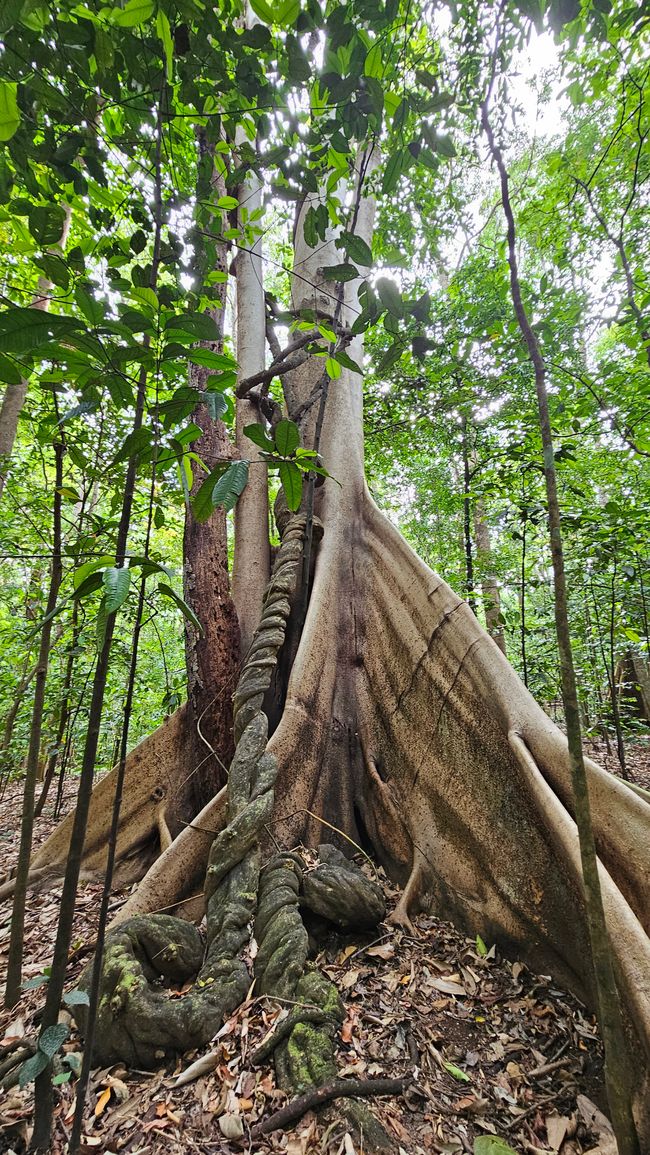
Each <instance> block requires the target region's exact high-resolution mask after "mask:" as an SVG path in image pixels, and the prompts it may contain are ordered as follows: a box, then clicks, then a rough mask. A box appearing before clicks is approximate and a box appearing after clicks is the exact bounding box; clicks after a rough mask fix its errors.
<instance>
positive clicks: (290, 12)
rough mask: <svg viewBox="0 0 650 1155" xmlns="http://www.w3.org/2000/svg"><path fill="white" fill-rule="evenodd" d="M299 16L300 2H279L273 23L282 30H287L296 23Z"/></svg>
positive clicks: (289, 0)
mask: <svg viewBox="0 0 650 1155" xmlns="http://www.w3.org/2000/svg"><path fill="white" fill-rule="evenodd" d="M299 15H300V0H280V3H279V4H278V5H277V6H276V8H275V21H276V23H277V24H280V25H281V26H282V28H289V27H290V26H291V25H292V24H295V23H296V20H297V19H298V17H299Z"/></svg>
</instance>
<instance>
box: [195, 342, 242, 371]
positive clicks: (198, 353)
mask: <svg viewBox="0 0 650 1155" xmlns="http://www.w3.org/2000/svg"><path fill="white" fill-rule="evenodd" d="M186 356H187V359H188V361H191V362H192V364H193V365H204V366H205V367H206V369H236V368H237V362H236V361H234V360H233V358H232V357H228V355H227V354H226V353H213V352H212V350H211V349H203V348H201V346H200V345H197V346H196V347H195V348H193V349H188V350H187V354H186Z"/></svg>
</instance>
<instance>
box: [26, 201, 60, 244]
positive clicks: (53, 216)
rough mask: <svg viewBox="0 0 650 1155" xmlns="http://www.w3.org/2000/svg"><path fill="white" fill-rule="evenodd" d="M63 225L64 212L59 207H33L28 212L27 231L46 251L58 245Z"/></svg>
mask: <svg viewBox="0 0 650 1155" xmlns="http://www.w3.org/2000/svg"><path fill="white" fill-rule="evenodd" d="M64 223H65V210H64V209H62V208H61V207H60V206H59V205H33V206H32V208H31V209H30V210H29V231H30V233H31V234H32V236H33V237H34V240H36V241H37V242H38V244H39V245H41V247H42V248H44V249H46V248H48V247H49V246H50V245H58V243H59V241H60V240H61V234H62V232H63V226H64Z"/></svg>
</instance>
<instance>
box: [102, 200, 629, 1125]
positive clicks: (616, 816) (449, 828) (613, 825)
mask: <svg viewBox="0 0 650 1155" xmlns="http://www.w3.org/2000/svg"><path fill="white" fill-rule="evenodd" d="M307 207H308V206H307ZM304 211H305V206H303V213H304ZM370 230H371V206H370V205H369V204H368V203H367V202H366V203H364V204H362V206H361V209H360V212H359V214H358V220H357V221H356V228H355V231H356V232H357V233H358V234H360V235H362V236H364V235H365V236H366V238H367V237H368V235H369V232H370ZM339 259H340V258H339V254H338V252H337V250H336V249H335V247H334V243H333V238H330V239H329V241H328V242H327V243H326V245H325V246H323V245H322V244H319V246H318V248H317V249H314V250H312V249H309V247H308V246H307V245H306V242H305V240H304V229H303V227H302V221H301V220H300V219H299V221H298V227H297V230H296V254H295V266H294V267H295V269H296V272H297V273H299V274H300V279H298V278H296V279H295V283H294V300H293V308H294V310H295V311H296V312H299V311H300V310H303V309H310V310H313V311H315V312H316V313H317V314H318V315H319V316H320V317H321V318H323V319H331V318H332V317H336V314H337V297H336V294H333V293H332V282H331V281H329V280H324V279H323V277H322V269H323V268H324V267H327V266H331V265H335V264H337V263H338V262H339ZM355 308H356V289H355V285H354V284H352V285H348V286H347V287H346V297H345V305H344V307H343V308H342V309H340V307H339V317H338V320H340V322H341V323H342V324H343V325H344V326H345V325H349V324H350V321H351V319H353V316H354V310H355ZM259 340H260V342H262V341H263V340H264V334H263V333H260V334H259ZM350 351H351V353H352V356H353V357H355V359H357V360H358V359H359V358H360V356H361V349H360V348H358V347H357V348H356V349H355V347H354V344H353V345H352V346H350ZM324 387H325V386H324V384H323V362H322V359H320V358H311V359H309V360H307V361H306V362H305V363H304V364H303V365H301V366H300V368H299V369H297V370H295V371H294V372H293V373H292V374H291V376H290V377H289V378H288V379H287V380H286V381H285V397H286V401H287V407H288V415H289V417H294V418H295V419H296V420H298V421H299V424H300V425H301V432H302V440H303V444H304V445H306V446H310V445H312V444H313V440H314V435H315V433H314V431H315V428H316V424H317V416H318V412H319V410H320V405H321V399H322V395H323V394H322V391H323V388H324ZM326 390H327V392H326V396H325V402H324V409H323V413H324V421H323V426H322V432H321V435H320V440H319V445H318V449H319V452H320V454H321V456H322V459H323V461H324V463H325V465H326V467H327V470H328V471H329V473H330V475H331V477H330V479H329V480H327V481H326V482H325V484H324V485H323V486H322V487H320V488H319V489H317V490H316V494H315V504H314V514H315V517H316V518H317V519H318V524H319V526H322V531H323V532H322V539H321V540H320V541H318V540H317V537H318V535H317V534H314V535H313V541H312V548H313V552H314V554H315V569H314V576H313V582H312V584H311V588H310V591H309V602H308V608H307V613H306V617H305V620H304V624H303V625H302V628H301V633H300V637H299V640H298V644H297V649H296V653H295V657H294V659H293V662H292V663H291V669H290V671H288V676H287V679H286V683H285V684H284V685H282V686H281V693H280V695H279V697H278V693H277V692H276V693H275V694H274V702H275V703H276V706H277V708H276V711H275V713H274V712H273V711H271V710H270V709H267V713H268V715H269V735H270V736H269V739H268V746H267V753H269V754H271V755H273V758H274V759H275V761H276V763H277V779H276V783H275V802H274V806H273V813H272V818H271V821H270V826H271V829H272V831H273V836H274V839H275V840H276V842H278V843H279V844H280V845H283V846H285V847H287V848H292V847H294V846H295V845H296V844H297V843H299V842H300V841H304V842H306V843H309V844H315V843H318V842H320V841H322V840H323V826H322V822H321V821H320V820H321V819H322V820H325V821H326V822H327V823H328V824H330V825H331V826H332V825H333V826H334V827H336V828H338V829H339V830H340V831H342V832H343V833H344V834H345V835H347V836H348V837H349V838H351V839H353V840H354V841H355V842H357V843H361V844H362V845H364V846H365V847H366V848H368V849H369V850H370V849H371V850H372V852H374V854H375V855H376V856H377V858H378V859H379V860H380V861H381V862H382V863H383V865H384V866H385V868H386V870H387V871H388V873H389V874H390V875H391V876H392V877H393V878H395V879H396V880H398V881H399V882H400V883H401V884H402V885H403V887H404V889H403V893H402V897H401V900H400V902H399V905H398V907H397V910H396V912H395V915H394V917H395V919H396V920H398V921H402V922H404V923H406V924H407V925H408V923H409V919H410V918H411V917H412V915H413V914H414V913H415V912H416V911H417V910H418V909H421V908H427V909H433V910H435V912H436V913H438V914H441V915H445V916H448V917H450V918H452V919H453V920H454V921H455V922H456V923H457V924H459V925H460V926H462V927H464V928H466V929H467V930H469V931H471V932H474V933H480V934H481V936H482V937H483V938H484V939H490V940H492V939H496V940H497V941H498V942H499V943H501V944H502V945H503V946H504V947H506V948H510V949H512V950H515V951H516V952H517V954H518V956H519V957H523V958H524V959H527V960H528V961H529V962H530V963H531V965H532V966H534V968H535V969H536V970H542V971H550V972H551V973H553V974H554V975H555V976H556V977H557V978H558V979H559V980H560V981H562V982H564V983H565V984H566V985H567V986H569V987H570V988H571V989H572V990H574V991H576V992H578V993H579V994H582V995H583V996H584V997H585V998H586V999H587V1000H588V1001H590V1002H592V1003H593V994H594V992H593V976H592V968H591V962H590V949H589V938H588V930H587V922H586V917H585V911H584V898H583V888H582V879H581V867H580V855H579V848H578V838H577V832H576V826H575V822H574V819H573V816H572V810H573V801H572V789H571V778H570V766H569V758H568V752H567V744H566V740H565V738H564V736H563V734H562V733H561V732H560V731H559V730H558V729H557V728H556V727H555V726H554V725H553V723H552V722H551V721H550V720H549V718H548V717H547V716H546V715H545V714H544V713H543V711H542V710H541V709H540V707H539V706H538V705H537V704H536V703H535V701H534V699H533V698H532V697H531V695H530V694H529V693H528V691H527V690H526V688H525V687H524V686H523V684H522V682H521V681H520V679H519V678H518V676H517V674H516V673H515V671H514V670H513V669H512V667H511V666H510V665H509V663H508V662H507V660H506V658H505V657H504V655H503V654H502V653H501V652H500V650H499V648H498V647H497V645H496V644H495V643H494V641H493V640H492V639H491V638H490V637H489V636H488V634H487V633H486V632H485V631H484V630H483V629H482V628H481V626H480V624H479V623H478V621H477V619H476V617H475V616H474V614H473V613H472V612H471V610H470V609H469V607H468V606H467V604H466V603H465V602H463V601H462V600H461V599H460V598H459V597H458V596H457V595H456V594H454V593H453V591H452V590H451V589H450V588H449V587H448V586H447V585H446V583H445V582H444V581H443V580H442V579H441V578H440V577H438V576H437V575H436V574H434V573H432V572H431V571H430V570H429V569H428V568H427V566H425V565H424V564H423V563H422V562H421V561H420V560H419V559H418V557H417V556H416V555H415V554H414V553H413V551H412V550H411V549H410V547H409V546H408V544H407V543H406V542H405V540H404V539H403V538H402V537H401V535H400V534H399V532H398V531H397V530H396V528H395V527H394V526H393V525H392V524H391V522H390V521H389V520H388V519H387V518H386V517H385V516H384V515H383V514H382V513H381V512H380V510H379V509H378V508H377V506H376V505H375V503H374V502H373V500H372V498H371V497H370V495H369V492H368V490H367V487H366V484H365V479H364V450H363V423H362V406H363V396H362V381H361V377H360V376H359V375H358V374H355V373H354V372H352V371H351V370H344V371H343V372H342V374H341V375H340V376H339V377H338V378H337V379H334V380H330V381H329V382H328V384H327V386H326ZM242 520H243V519H242ZM313 524H315V523H312V525H310V518H309V516H307V518H306V520H305V525H304V531H303V533H304V537H305V538H308V537H309V535H310V533H311V532H312V528H313ZM239 529H240V532H241V533H242V534H246V533H247V532H249V529H248V527H247V526H246V524H241V525H240V527H239ZM292 532H294V533H295V532H297V530H296V529H295V527H294V530H293V531H292ZM302 604H303V598H302V594H301V591H300V589H299V590H298V592H297V594H296V595H295V596H294V598H293V601H292V609H291V612H292V615H293V617H294V621H295V620H296V617H297V620H298V621H300V613H299V610H300V606H301V605H302ZM289 630H291V620H290V621H289ZM174 727H177V730H178V733H176V731H174V734H175V735H176V737H175V738H173V737H172V742H171V750H170V753H176V754H177V753H178V752H179V745H178V735H179V734H180V733H182V726H180V723H179V718H178V717H177V718H176V719H175V720H172V721H170V722H168V723H167V724H166V729H167V732H168V734H170V735H171V734H172V730H173V728H174ZM163 733H164V732H163ZM258 739H259V734H258ZM149 741H150V742H151V743H152V744H154V745H155V743H156V742H157V741H158V742H159V741H160V739H159V738H158V737H157V736H154V737H153V738H152V739H150V740H149ZM144 754H145V749H144V747H141V755H142V756H144ZM255 757H256V758H257V759H258V760H259V757H260V753H259V750H258V751H257V753H256V755H255ZM587 770H588V775H589V788H590V796H591V806H592V817H593V823H594V828H595V835H596V840H597V846H598V852H599V857H600V862H601V884H602V889H603V897H604V904H605V910H606V916H607V921H608V927H609V931H610V936H611V939H612V943H613V948H614V952H615V962H616V970H617V981H618V985H619V990H620V995H621V1000H622V1003H623V1004H624V1007H625V1009H626V1018H627V1025H628V1029H629V1035H630V1047H631V1053H632V1049H633V1051H634V1055H635V1059H634V1074H633V1076H632V1077H633V1078H634V1079H635V1080H636V1103H637V1109H638V1113H639V1118H638V1122H639V1125H640V1128H641V1131H642V1133H644V1134H646V1135H649V1134H650V1129H649V1126H648V1125H649V1120H648V1118H647V1117H646V1118H644V1117H643V1112H644V1103H645V1104H647V1103H648V1100H649V1098H650V1095H649V1091H650V1087H649V1086H648V1069H649V1067H650V941H649V939H648V931H649V930H650V897H649V894H648V888H647V876H648V863H649V862H650V804H649V801H648V798H647V796H646V795H644V793H643V792H642V791H636V790H634V789H632V788H630V787H629V786H628V785H627V784H625V783H623V782H620V781H618V780H617V779H615V778H613V777H611V776H610V775H608V774H606V773H605V772H604V771H603V770H602V769H601V768H600V767H598V766H597V765H596V764H594V763H592V762H588V764H587ZM260 775H261V771H260ZM265 781H266V780H265ZM255 789H256V788H255V787H253V793H255ZM235 811H236V807H235ZM233 812H234V811H233V803H232V800H231V808H230V817H231V819H232V817H233ZM226 818H227V812H226V800H225V794H224V793H223V792H222V793H221V794H220V795H217V797H216V798H215V799H213V800H212V801H211V802H209V803H208V805H207V807H206V808H205V809H204V811H203V812H202V814H201V815H200V816H198V817H197V819H196V821H195V823H193V825H192V827H188V828H186V829H184V830H183V831H182V832H181V833H180V835H179V837H178V838H177V839H176V840H175V841H174V842H172V844H171V846H170V847H169V848H168V849H167V850H166V851H165V853H164V854H163V855H162V857H161V858H159V859H158V861H157V863H155V864H154V866H153V867H152V868H151V870H150V871H149V873H148V874H147V875H146V876H145V878H144V880H143V882H142V884H141V886H140V888H139V890H138V891H137V892H136V894H135V895H134V897H133V898H132V899H131V900H129V902H128V903H127V904H126V907H125V908H124V909H123V911H122V912H121V915H120V921H123V919H125V918H127V917H128V916H130V915H134V914H146V913H148V912H149V911H152V910H159V909H160V908H161V907H163V906H165V907H168V906H172V905H173V904H175V903H179V902H181V901H182V900H183V899H184V898H186V897H187V896H188V894H189V893H190V891H191V890H192V889H193V887H194V885H195V881H196V878H197V877H200V875H201V873H202V871H203V870H204V868H205V863H206V858H207V854H208V851H209V849H210V843H211V839H212V833H213V832H216V831H218V830H219V829H220V828H222V827H223V826H224V824H225V822H226ZM246 862H247V863H248V865H247V866H246V870H250V869H252V868H251V867H250V862H249V860H248V859H246ZM240 865H241V864H240ZM246 879H247V884H248V882H250V876H249V874H247V875H246ZM249 915H250V911H248V912H245V916H246V918H248V917H249ZM242 917H243V916H242ZM244 921H245V920H244ZM120 949H121V947H120ZM211 949H212V948H211V947H210V948H209V950H211ZM242 986H243V989H244V990H245V983H244V984H242ZM123 1009H124V1008H123V1007H122V1008H121V1009H120V1013H122V1011H123ZM129 1045H131V1044H129ZM147 1045H151V1046H155V1043H153V1042H151V1039H149V1040H148V1044H147ZM163 1049H164V1048H163ZM645 1110H646V1111H647V1106H646V1107H645Z"/></svg>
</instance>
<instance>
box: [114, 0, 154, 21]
mask: <svg viewBox="0 0 650 1155" xmlns="http://www.w3.org/2000/svg"><path fill="white" fill-rule="evenodd" d="M155 7H156V5H155V3H154V0H129V2H128V4H125V6H124V8H117V7H115V8H113V10H112V20H113V23H114V24H119V25H120V27H122V28H137V26H138V25H139V24H145V23H146V21H147V20H148V19H149V17H150V16H153V13H154V11H155ZM104 11H107V10H106V9H104Z"/></svg>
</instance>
